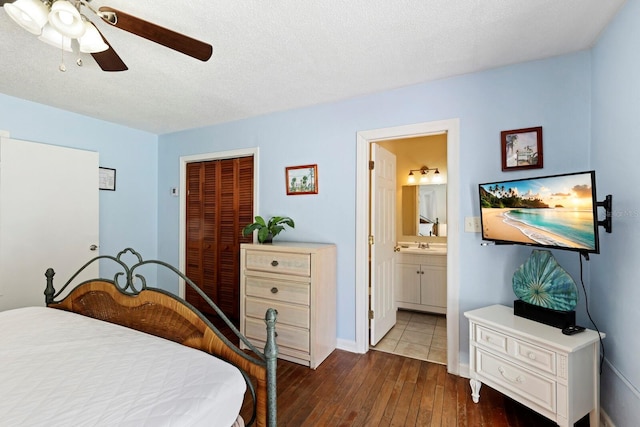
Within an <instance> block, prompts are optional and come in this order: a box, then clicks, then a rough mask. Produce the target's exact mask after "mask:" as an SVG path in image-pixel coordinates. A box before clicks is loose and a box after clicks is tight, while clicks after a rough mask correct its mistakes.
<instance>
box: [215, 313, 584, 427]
mask: <svg viewBox="0 0 640 427" xmlns="http://www.w3.org/2000/svg"><path fill="white" fill-rule="evenodd" d="M211 320H212V322H213V323H214V324H216V326H217V327H218V328H219V329H220V330H221V331H222V332H223V333H224V334H225V335H226V336H227V337H228V338H229V339H230V340H231V341H232V342H234V343H236V344H237V342H238V340H237V338H235V337H234V336H233V333H232V332H231V331H230V330H228V328H225V327H221V326H220V322H219V321H214V320H215V319H211ZM277 382H278V384H277V393H278V414H277V419H278V426H279V427H285V426H291V427H299V426H331V427H334V426H345V427H346V426H419V427H436V426H446V427H449V426H451V427H453V426H459V427H553V426H556V424H555V423H553V422H552V421H550V420H549V419H547V418H545V417H543V416H542V415H540V414H538V413H536V412H534V411H532V410H530V409H528V408H526V407H525V406H523V405H521V404H519V403H517V402H516V401H514V400H512V399H510V398H508V397H506V396H504V395H502V394H501V393H498V392H497V391H495V390H493V389H491V388H490V387H488V386H486V385H483V386H482V388H481V389H480V401H479V403H477V404H476V403H473V401H472V400H471V389H470V387H469V380H468V379H466V378H462V377H458V376H455V375H451V374H448V373H447V368H446V366H444V365H438V364H435V363H430V362H424V361H421V360H416V359H410V358H407V357H403V356H398V355H394V354H389V353H383V352H380V351H374V350H372V351H369V352H368V353H366V354H356V353H350V352H346V351H342V350H335V351H334V352H333V353H332V354H331V355H330V356H329V357H328V358H327V359H326V360H325V361H324V362H323V363H322V364H321V365H320V366H319V367H318V369H316V370H312V369H309V368H307V367H304V366H302V365H298V364H296V363H291V362H287V361H284V360H278V372H277ZM250 402H251V398H250V397H249V396H248V393H247V398H245V405H244V406H243V408H242V412H241V414H242V417H243V418H244V419H245V421H248V420H249V419H250V418H251V408H250ZM576 426H578V427H588V426H589V418H588V416H587V417H585V418H583V419H582V420H580V422H578V423H576Z"/></svg>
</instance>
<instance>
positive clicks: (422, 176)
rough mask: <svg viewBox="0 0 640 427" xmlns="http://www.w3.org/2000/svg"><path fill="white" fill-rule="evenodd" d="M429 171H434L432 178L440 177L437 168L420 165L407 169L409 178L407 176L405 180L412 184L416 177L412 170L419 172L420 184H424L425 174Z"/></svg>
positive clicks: (425, 181) (425, 180)
mask: <svg viewBox="0 0 640 427" xmlns="http://www.w3.org/2000/svg"><path fill="white" fill-rule="evenodd" d="M429 171H435V172H434V175H435V176H434V180H436V178H440V171H439V170H438V168H430V167H428V166H422V167H421V168H420V169H411V170H409V178H407V182H408V183H409V184H414V183H415V182H416V178H415V175H414V174H413V173H414V172H420V182H419V183H420V184H426V183H427V174H428V173H429Z"/></svg>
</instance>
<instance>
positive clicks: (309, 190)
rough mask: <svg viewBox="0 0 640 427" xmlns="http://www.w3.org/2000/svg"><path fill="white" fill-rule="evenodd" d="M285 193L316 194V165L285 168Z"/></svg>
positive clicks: (293, 194)
mask: <svg viewBox="0 0 640 427" xmlns="http://www.w3.org/2000/svg"><path fill="white" fill-rule="evenodd" d="M285 176H286V180H287V195H289V196H295V195H299V194H318V165H304V166H288V167H286V168H285Z"/></svg>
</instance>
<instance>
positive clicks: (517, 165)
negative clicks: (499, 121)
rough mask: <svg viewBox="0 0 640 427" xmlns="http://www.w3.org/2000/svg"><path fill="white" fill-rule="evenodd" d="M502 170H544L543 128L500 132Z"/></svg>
mask: <svg viewBox="0 0 640 427" xmlns="http://www.w3.org/2000/svg"><path fill="white" fill-rule="evenodd" d="M500 144H501V149H502V170H503V171H512V170H520V169H539V168H542V160H543V157H542V127H534V128H525V129H515V130H505V131H502V132H500Z"/></svg>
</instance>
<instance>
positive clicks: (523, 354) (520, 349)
mask: <svg viewBox="0 0 640 427" xmlns="http://www.w3.org/2000/svg"><path fill="white" fill-rule="evenodd" d="M509 349H510V350H509V353H510V354H511V355H512V356H513V357H514V358H515V359H517V360H518V361H520V362H521V363H522V364H523V365H528V366H531V367H533V368H538V369H540V370H542V371H544V372H548V373H550V374H553V375H555V373H556V353H554V352H553V351H550V350H546V349H544V348H540V347H538V346H535V345H533V344H529V343H527V342H523V341H520V340H517V339H511V338H510V339H509Z"/></svg>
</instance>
